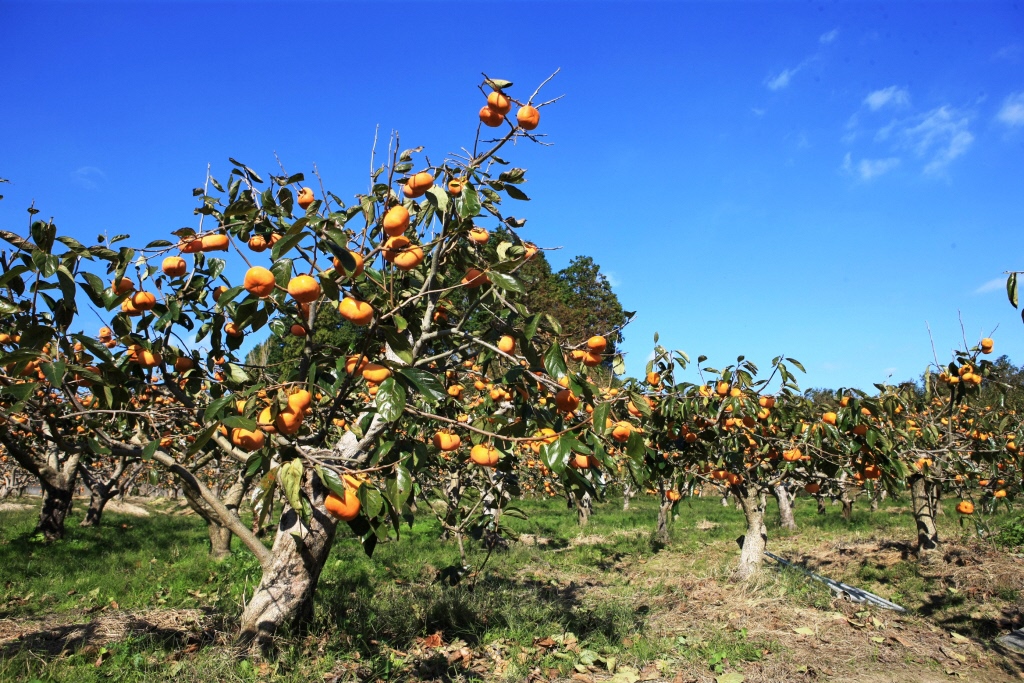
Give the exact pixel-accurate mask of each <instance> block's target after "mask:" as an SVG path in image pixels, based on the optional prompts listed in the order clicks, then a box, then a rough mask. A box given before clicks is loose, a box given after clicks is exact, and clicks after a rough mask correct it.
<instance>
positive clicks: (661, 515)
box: [654, 491, 672, 545]
mask: <svg viewBox="0 0 1024 683" xmlns="http://www.w3.org/2000/svg"><path fill="white" fill-rule="evenodd" d="M671 513H672V501H671V500H669V499H668V497H667V496H666V495H665V492H664V491H662V493H661V505H660V506H659V507H658V526H657V529H656V530H655V532H654V540H655V542H656V543H660V544H661V545H668V542H669V541H670V540H671V538H670V536H669V533H668V525H669V521H670V520H671Z"/></svg>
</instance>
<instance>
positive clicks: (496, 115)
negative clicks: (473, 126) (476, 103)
mask: <svg viewBox="0 0 1024 683" xmlns="http://www.w3.org/2000/svg"><path fill="white" fill-rule="evenodd" d="M504 121H505V115H504V114H502V113H501V112H500V111H495V110H494V109H491V108H490V107H488V106H486V105H484V106H483V107H481V108H480V123H482V124H484V125H485V126H487V127H488V128H497V127H498V126H500V125H501V124H502V122H504Z"/></svg>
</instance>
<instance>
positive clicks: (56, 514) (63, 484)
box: [0, 425, 80, 541]
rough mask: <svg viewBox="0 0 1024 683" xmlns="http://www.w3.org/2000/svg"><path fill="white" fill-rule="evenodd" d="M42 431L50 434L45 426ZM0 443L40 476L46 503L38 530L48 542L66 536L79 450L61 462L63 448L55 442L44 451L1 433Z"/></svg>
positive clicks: (20, 462)
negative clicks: (31, 449) (17, 441)
mask: <svg viewBox="0 0 1024 683" xmlns="http://www.w3.org/2000/svg"><path fill="white" fill-rule="evenodd" d="M42 431H43V433H44V434H46V435H49V429H48V428H47V427H46V426H45V425H44V426H43V428H42ZM0 443H2V444H3V445H4V446H5V447H6V448H7V452H8V453H10V454H11V456H12V457H13V458H14V460H15V461H16V462H17V463H18V464H19V465H20V466H21V467H23V468H24V469H25V470H26V471H28V472H29V473H30V474H32V475H33V476H35V477H36V478H37V479H39V488H40V490H41V491H42V493H43V505H42V508H41V509H40V511H39V523H38V524H37V525H36V533H40V534H42V535H43V538H45V539H46V540H47V541H57V540H60V539H62V538H64V522H65V521H66V520H67V516H68V513H70V512H71V502H72V496H73V495H74V493H75V484H76V483H77V480H78V463H79V461H80V457H79V455H78V453H70V454H67V457H66V459H65V460H64V461H63V462H61V458H60V455H61V451H60V450H59V449H58V447H57V446H56V445H54V444H50V445H49V446H48V448H47V449H46V451H45V452H43V453H34V452H29V451H27V450H24V449H23V448H21V446H20V445H19V444H17V443H14V441H13V440H12V439H11V438H10V437H9V436H8V435H7V434H6V433H0Z"/></svg>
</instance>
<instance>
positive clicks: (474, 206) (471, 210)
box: [459, 185, 480, 218]
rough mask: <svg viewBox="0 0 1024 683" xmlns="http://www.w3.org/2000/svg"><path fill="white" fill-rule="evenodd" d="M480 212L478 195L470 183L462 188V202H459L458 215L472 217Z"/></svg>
mask: <svg viewBox="0 0 1024 683" xmlns="http://www.w3.org/2000/svg"><path fill="white" fill-rule="evenodd" d="M479 213H480V195H479V194H477V191H476V190H475V189H474V188H473V186H472V185H466V186H465V187H463V188H462V202H461V203H460V204H459V216H461V217H462V218H472V217H473V216H476V215H477V214H479Z"/></svg>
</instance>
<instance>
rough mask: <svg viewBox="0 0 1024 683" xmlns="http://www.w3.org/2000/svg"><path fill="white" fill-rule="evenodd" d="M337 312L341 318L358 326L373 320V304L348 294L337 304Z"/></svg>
mask: <svg viewBox="0 0 1024 683" xmlns="http://www.w3.org/2000/svg"><path fill="white" fill-rule="evenodd" d="M338 312H339V313H341V317H342V318H344V319H345V320H347V321H349V322H350V323H352V324H353V325H359V326H360V327H362V326H363V325H369V324H370V321H371V320H373V306H371V305H370V304H368V303H366V302H365V301H359V300H357V299H353V298H352V297H350V296H346V297H345V298H344V299H342V300H341V303H340V304H338Z"/></svg>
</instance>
